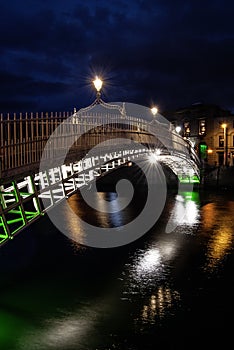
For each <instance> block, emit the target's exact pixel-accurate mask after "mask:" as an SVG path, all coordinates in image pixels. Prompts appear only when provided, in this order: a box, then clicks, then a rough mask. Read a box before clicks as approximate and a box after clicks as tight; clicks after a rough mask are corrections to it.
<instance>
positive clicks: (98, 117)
mask: <svg viewBox="0 0 234 350" xmlns="http://www.w3.org/2000/svg"><path fill="white" fill-rule="evenodd" d="M108 106H111V108H109V109H110V110H108ZM91 107H92V108H91ZM91 107H88V108H84V109H81V110H80V111H78V112H70V113H69V112H66V113H51V114H50V115H49V114H48V113H46V114H43V113H42V114H40V115H39V114H38V113H36V114H32V113H31V114H30V115H29V114H25V115H22V114H19V115H16V114H14V115H13V116H10V115H7V116H3V115H1V116H0V178H1V179H0V245H1V244H3V243H5V242H6V241H8V240H9V239H11V238H13V237H14V236H15V235H16V234H17V233H19V232H20V231H21V230H22V229H24V227H26V226H28V225H29V224H31V223H32V222H34V221H35V220H37V219H38V218H40V216H41V215H44V213H45V212H46V211H47V210H49V209H50V208H52V207H53V206H54V205H56V204H58V203H59V202H60V201H61V200H64V199H66V198H68V197H69V196H70V195H72V194H73V193H74V192H76V191H77V190H79V189H80V188H81V187H83V186H87V185H88V184H89V183H90V182H92V181H94V180H95V179H96V178H97V177H100V176H103V175H104V174H105V173H106V172H108V171H109V170H110V169H112V170H113V169H115V168H117V167H119V166H122V165H123V164H127V163H128V162H130V161H134V159H136V158H141V159H145V158H146V157H147V155H149V154H154V152H155V151H157V150H158V149H160V155H159V156H158V157H157V159H158V161H159V162H161V163H164V164H165V165H167V166H169V167H170V168H171V169H172V171H173V172H174V173H175V174H176V175H177V177H178V179H179V181H180V182H188V183H192V182H199V177H200V174H199V159H198V157H197V155H196V153H195V151H194V149H193V148H192V147H191V145H190V144H189V143H188V142H187V141H186V140H184V139H183V138H182V137H181V136H179V135H178V134H177V133H176V131H175V130H174V128H173V126H172V125H171V124H170V123H169V122H165V121H164V120H153V121H152V120H151V121H147V120H146V119H145V118H144V115H140V116H139V117H135V116H131V115H128V114H127V113H126V111H125V106H123V107H118V108H117V111H116V108H114V107H115V105H109V104H105V105H104V106H97V108H96V109H95V108H94V110H93V106H91ZM100 108H104V110H100ZM123 111H124V113H122V112H123ZM53 133H54V134H53ZM52 134H53V135H54V136H53V138H51V137H50V136H51V135H52ZM79 135H80V136H79ZM116 139H117V140H118V139H121V140H123V139H126V142H124V141H122V143H120V144H119V143H118V142H116ZM107 140H108V144H106V141H107ZM136 143H137V144H139V145H140V147H138V148H136V147H135V146H134V145H135V144H136ZM99 144H101V145H102V146H101V147H98V148H97V149H95V146H96V145H99ZM71 145H72V146H71ZM90 150H92V152H91V153H90ZM43 164H44V167H43ZM45 164H46V166H45Z"/></svg>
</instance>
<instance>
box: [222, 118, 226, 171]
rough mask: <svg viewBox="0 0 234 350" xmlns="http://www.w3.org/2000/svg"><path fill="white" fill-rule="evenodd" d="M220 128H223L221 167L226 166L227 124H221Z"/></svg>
mask: <svg viewBox="0 0 234 350" xmlns="http://www.w3.org/2000/svg"><path fill="white" fill-rule="evenodd" d="M221 127H222V128H223V165H226V164H227V137H226V134H227V124H226V123H223V124H222V125H221Z"/></svg>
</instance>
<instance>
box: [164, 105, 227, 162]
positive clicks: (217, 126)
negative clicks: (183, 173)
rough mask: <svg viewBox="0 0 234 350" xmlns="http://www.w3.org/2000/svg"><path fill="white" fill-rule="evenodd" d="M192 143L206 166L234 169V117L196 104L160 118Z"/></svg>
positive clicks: (220, 110) (217, 109)
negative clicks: (178, 129) (165, 120)
mask: <svg viewBox="0 0 234 350" xmlns="http://www.w3.org/2000/svg"><path fill="white" fill-rule="evenodd" d="M163 115H164V116H165V117H166V118H167V119H168V120H170V122H172V123H173V124H174V125H175V127H176V126H180V128H181V129H180V134H181V135H182V136H183V137H184V138H187V139H188V140H190V142H192V144H193V146H194V148H195V149H196V151H197V153H198V155H199V158H200V159H201V161H202V162H203V163H204V164H207V165H209V166H218V165H219V166H221V165H234V115H233V114H232V113H231V112H230V111H228V110H224V109H222V108H220V107H219V106H216V105H205V104H202V103H195V104H193V105H191V106H190V107H186V108H181V109H178V110H176V111H170V112H165V113H164V114H163Z"/></svg>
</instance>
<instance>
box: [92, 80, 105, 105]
mask: <svg viewBox="0 0 234 350" xmlns="http://www.w3.org/2000/svg"><path fill="white" fill-rule="evenodd" d="M93 84H94V87H95V89H96V90H97V100H100V97H101V92H100V90H101V88H102V84H103V81H102V80H101V79H100V78H99V77H98V76H96V78H95V80H93Z"/></svg>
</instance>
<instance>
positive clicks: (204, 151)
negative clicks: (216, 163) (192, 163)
mask: <svg viewBox="0 0 234 350" xmlns="http://www.w3.org/2000/svg"><path fill="white" fill-rule="evenodd" d="M207 148H208V147H207V145H206V144H200V145H199V152H200V157H201V158H202V159H205V158H206V157H207Z"/></svg>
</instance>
